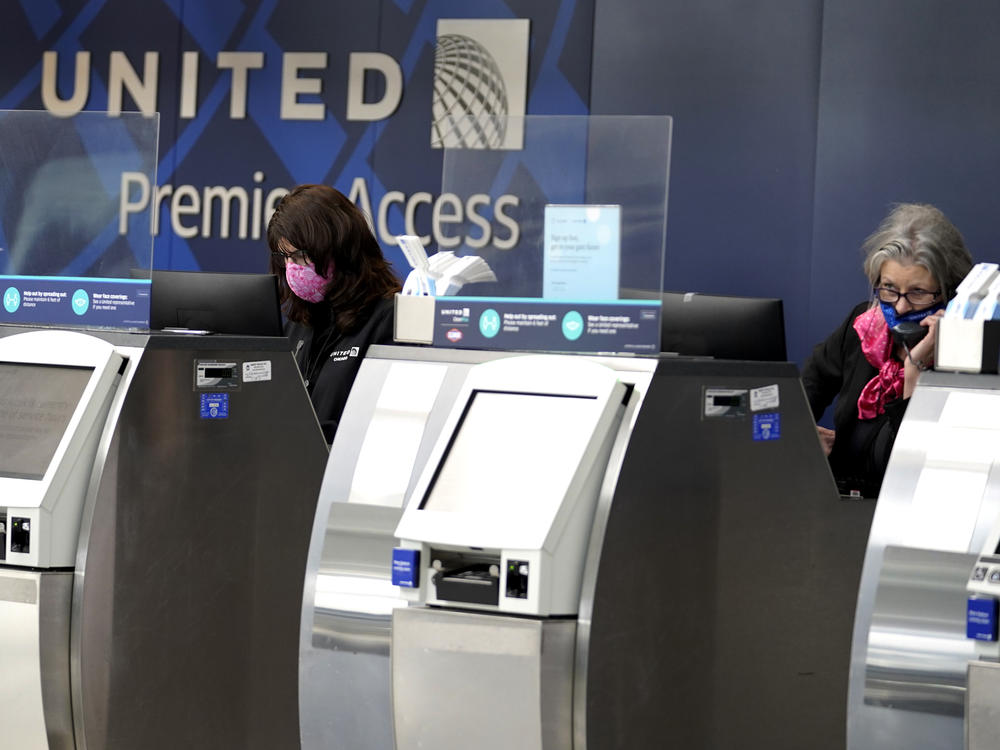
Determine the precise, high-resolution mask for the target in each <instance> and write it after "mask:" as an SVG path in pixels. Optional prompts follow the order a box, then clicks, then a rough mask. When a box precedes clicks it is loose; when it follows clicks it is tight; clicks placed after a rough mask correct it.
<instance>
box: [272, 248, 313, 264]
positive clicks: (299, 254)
mask: <svg viewBox="0 0 1000 750" xmlns="http://www.w3.org/2000/svg"><path fill="white" fill-rule="evenodd" d="M271 255H272V256H273V257H275V258H279V259H280V260H281V261H282V262H283V263H287V262H288V261H292V263H299V264H304V263H306V262H307V261H308V258H306V254H305V253H304V252H303V251H302V250H293V251H292V252H290V253H288V252H285V251H284V250H272V251H271Z"/></svg>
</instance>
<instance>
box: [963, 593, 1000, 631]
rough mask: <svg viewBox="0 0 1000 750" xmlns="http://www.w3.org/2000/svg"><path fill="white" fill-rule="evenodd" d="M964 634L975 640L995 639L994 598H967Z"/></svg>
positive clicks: (995, 612) (995, 605)
mask: <svg viewBox="0 0 1000 750" xmlns="http://www.w3.org/2000/svg"><path fill="white" fill-rule="evenodd" d="M965 635H966V637H967V638H972V639H974V640H977V641H995V640H996V639H997V600H996V599H992V598H990V599H981V598H970V599H969V605H968V609H967V610H966V617H965Z"/></svg>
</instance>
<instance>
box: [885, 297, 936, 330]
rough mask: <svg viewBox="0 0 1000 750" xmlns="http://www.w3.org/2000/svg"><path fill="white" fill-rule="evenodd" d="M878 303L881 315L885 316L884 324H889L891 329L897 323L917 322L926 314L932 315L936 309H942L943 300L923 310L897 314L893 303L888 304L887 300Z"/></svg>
mask: <svg viewBox="0 0 1000 750" xmlns="http://www.w3.org/2000/svg"><path fill="white" fill-rule="evenodd" d="M878 304H879V307H881V308H882V317H883V318H885V322H886V325H888V326H889V330H892V328H893V327H894V326H895V325H896V324H897V323H919V322H920V321H921V320H923V319H924V318H926V317H927V316H928V315H933V314H934V313H936V312H937V311H938V310H943V309H944V302H939V303H937V304H936V305H931V306H930V307H926V308H924V309H923V310H911V311H910V312H908V313H903V314H902V315H897V314H896V308H895V306H894V305H890V304H889V303H888V302H879V303H878Z"/></svg>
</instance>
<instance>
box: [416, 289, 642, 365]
mask: <svg viewBox="0 0 1000 750" xmlns="http://www.w3.org/2000/svg"><path fill="white" fill-rule="evenodd" d="M434 316H435V321H434V346H442V347H451V348H462V349H514V350H524V351H562V352H613V353H634V354H656V353H658V352H659V351H660V302H659V300H614V301H610V302H593V301H580V300H558V301H554V300H545V299H534V298H509V297H440V298H438V300H437V304H436V306H435V311H434Z"/></svg>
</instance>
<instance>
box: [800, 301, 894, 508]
mask: <svg viewBox="0 0 1000 750" xmlns="http://www.w3.org/2000/svg"><path fill="white" fill-rule="evenodd" d="M868 307H869V303H867V302H862V303H861V304H859V305H858V306H857V307H855V308H854V309H853V310H851V313H850V315H848V316H847V318H846V319H845V320H844V322H843V323H841V325H840V326H839V327H838V328H837V329H836V330H835V331H834V332H833V333H832V334H830V337H829V338H827V340H826V341H824V342H823V343H821V344H819V345H817V346H816V348H815V349H813V352H812V354H811V355H810V357H809V359H808V360H806V363H805V365H804V366H803V369H802V385H803V386H804V387H805V391H806V397H807V398H808V399H809V407H810V408H811V409H812V413H813V417H814V418H815V419H819V418H820V417H821V416H823V412H824V411H825V410H826V407H828V406H829V405H830V403H831V402H832V401H833V400H834V398H836V400H837V403H836V405H835V406H834V408H833V425H834V429H835V430H836V432H837V437H836V440H835V441H834V445H833V451H832V452H831V453H830V468H831V469H832V470H833V476H834V478H835V479H836V480H837V486H838V487H839V488H840V491H841V492H842V493H844V494H847V493H849V492H850V491H851V490H857V491H858V492H860V493H861V494H862V495H863V496H864V497H878V491H879V489H880V487H881V486H882V477H883V475H884V474H885V468H886V464H887V463H888V462H889V454H890V452H891V451H892V444H893V443H894V442H895V440H896V432H897V431H898V430H899V425H900V423H901V422H902V421H903V414H904V413H905V412H906V405H907V403H909V400H908V399H902V398H901V399H896V400H894V401H890V402H888V403H886V404H885V412H884V413H882V414H880V415H878V416H877V417H875V418H874V419H859V418H858V397H859V396H860V395H861V391H862V389H863V388H864V387H865V385H866V384H867V383H868V381H869V380H871V379H872V378H874V377H875V375H876V374H878V373H877V370H876V369H875V368H874V367H873V366H872V365H871V364H870V363H869V362H868V360H867V359H865V355H864V353H863V352H862V351H861V339H860V338H859V337H858V334H857V331H855V330H854V327H853V323H854V319H855V318H856V317H858V315H860V314H861V313H863V312H865V310H867V309H868Z"/></svg>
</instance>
